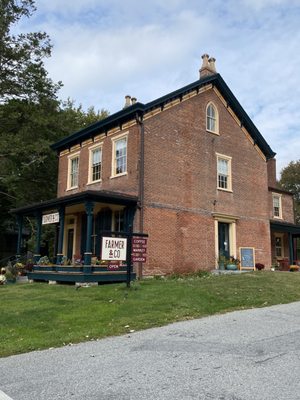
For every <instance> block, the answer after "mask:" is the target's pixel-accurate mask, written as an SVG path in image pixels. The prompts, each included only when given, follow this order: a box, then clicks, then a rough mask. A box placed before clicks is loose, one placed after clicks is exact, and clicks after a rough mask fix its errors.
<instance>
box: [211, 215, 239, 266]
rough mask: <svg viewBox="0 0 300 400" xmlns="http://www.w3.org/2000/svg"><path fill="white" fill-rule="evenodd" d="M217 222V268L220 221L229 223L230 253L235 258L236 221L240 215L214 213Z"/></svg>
mask: <svg viewBox="0 0 300 400" xmlns="http://www.w3.org/2000/svg"><path fill="white" fill-rule="evenodd" d="M213 217H214V223H215V255H216V258H215V259H216V264H215V265H216V268H218V260H219V257H220V254H219V222H225V223H227V224H229V254H230V256H233V257H234V258H237V252H236V248H237V247H236V242H237V241H236V222H237V220H238V217H236V216H233V215H225V214H217V213H216V214H213Z"/></svg>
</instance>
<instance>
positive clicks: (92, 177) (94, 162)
mask: <svg viewBox="0 0 300 400" xmlns="http://www.w3.org/2000/svg"><path fill="white" fill-rule="evenodd" d="M101 167H102V147H101V146H99V145H97V146H96V147H93V148H91V149H90V158H89V183H92V182H98V181H100V180H101V170H102V168H101Z"/></svg>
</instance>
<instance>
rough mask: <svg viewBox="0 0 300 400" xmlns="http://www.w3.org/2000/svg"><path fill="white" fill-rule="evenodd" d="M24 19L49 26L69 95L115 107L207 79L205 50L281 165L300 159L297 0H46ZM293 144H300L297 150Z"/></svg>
mask: <svg viewBox="0 0 300 400" xmlns="http://www.w3.org/2000/svg"><path fill="white" fill-rule="evenodd" d="M36 5H37V7H38V12H37V13H36V14H34V16H33V17H32V18H31V19H30V20H28V21H25V22H24V23H23V28H24V27H25V28H26V29H28V30H34V29H41V30H45V31H46V32H47V33H49V35H50V37H51V39H52V41H53V44H54V49H53V55H52V57H51V58H50V59H49V60H48V61H47V68H48V70H49V73H50V75H51V77H52V78H53V79H54V80H62V81H63V83H64V85H65V86H64V88H63V90H62V92H61V95H62V97H63V98H66V97H68V96H70V97H72V98H75V99H76V101H77V102H78V103H82V104H83V105H84V106H85V107H87V106H89V105H95V106H96V107H97V108H107V109H109V110H110V111H111V112H114V111H117V110H119V109H120V108H121V107H122V106H123V102H124V95H126V94H130V95H135V96H136V97H138V99H139V101H141V102H148V101H150V100H153V99H155V98H157V97H159V96H162V95H164V94H166V93H168V92H170V91H173V90H176V89H178V88H179V87H181V86H183V85H185V84H188V83H190V82H192V81H194V80H196V79H198V69H199V67H200V64H201V59H200V56H201V54H203V53H204V52H208V53H210V55H213V56H215V57H216V58H217V69H218V71H219V72H220V73H221V75H222V76H223V78H224V79H225V81H226V82H227V84H228V85H229V87H230V88H231V89H232V91H233V92H234V94H235V95H236V97H237V98H238V100H239V101H240V103H241V104H242V106H243V107H244V108H245V110H246V111H247V112H248V114H249V115H250V117H251V118H252V119H253V121H254V123H256V124H257V127H258V128H259V129H260V131H261V133H262V134H263V136H264V137H265V138H266V140H267V141H268V142H269V144H270V146H271V147H272V149H273V150H274V151H275V152H277V153H278V155H277V161H278V164H279V165H280V166H283V165H285V164H287V163H288V162H289V161H290V160H292V159H298V158H299V154H300V153H299V151H300V149H299V146H300V145H299V143H300V138H299V136H300V135H299V133H298V131H299V125H300V104H299V102H300V100H299V99H300V76H299V73H298V70H299V65H300V51H299V43H300V27H299V20H300V4H299V1H298V0H289V1H287V0H228V1H226V2H224V1H222V0H211V1H210V2H207V1H206V0H189V2H186V1H184V0H165V1H163V2H162V1H161V0H152V1H151V2H145V1H139V0H127V1H126V2H121V1H119V0H111V1H109V2H108V1H107V0H65V1H64V2H61V0H51V1H49V0H37V1H36ZM291 146H293V147H291ZM291 148H292V149H293V151H290V150H291Z"/></svg>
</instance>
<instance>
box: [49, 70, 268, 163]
mask: <svg viewBox="0 0 300 400" xmlns="http://www.w3.org/2000/svg"><path fill="white" fill-rule="evenodd" d="M208 84H212V85H214V86H215V87H216V88H217V89H218V90H219V91H220V93H221V94H222V96H223V97H224V98H225V100H226V102H227V104H228V106H230V107H231V108H232V110H233V111H234V112H235V114H236V115H237V117H238V118H239V119H240V121H241V123H242V125H243V126H244V127H245V128H246V129H247V131H248V132H249V134H250V135H251V137H252V139H253V140H254V143H255V144H256V145H257V146H258V147H259V148H260V149H261V151H262V152H263V153H264V155H265V156H266V158H267V159H270V158H273V157H274V156H275V154H276V153H274V152H273V150H272V149H271V148H270V146H269V145H268V143H267V142H266V141H265V139H264V138H263V136H262V135H261V133H260V132H259V130H258V129H257V128H256V126H255V125H254V123H253V122H252V120H251V118H250V117H249V116H248V114H247V113H246V111H245V110H244V109H243V107H242V106H241V104H240V103H239V102H238V100H237V98H236V97H235V96H234V94H233V93H232V91H231V90H230V89H229V87H228V86H227V84H226V83H225V81H224V80H223V78H222V77H221V75H220V74H215V75H211V76H207V77H205V78H202V79H199V80H197V81H195V82H193V83H191V84H189V85H187V86H184V87H182V88H181V89H178V90H175V91H174V92H171V93H169V94H166V95H165V96H162V97H160V98H158V99H156V100H154V101H151V102H149V103H147V104H142V103H136V104H134V105H132V106H130V107H127V108H125V109H124V110H121V111H118V112H117V113H115V114H112V115H110V116H109V117H107V118H105V119H103V120H101V121H98V122H96V123H94V124H92V125H90V126H88V127H86V128H84V129H81V130H80V131H78V132H75V133H73V134H72V135H70V136H67V137H66V138H64V139H62V140H60V141H58V142H56V143H54V144H53V145H52V146H51V148H52V149H53V150H57V151H61V150H64V149H67V148H70V147H71V146H73V145H75V144H80V143H81V142H82V141H84V140H87V139H89V138H92V137H93V136H94V135H96V134H99V133H105V134H106V133H107V131H108V130H109V129H111V128H113V127H115V126H120V127H122V124H124V123H125V122H126V121H129V120H130V119H133V118H136V117H137V116H140V115H143V114H144V113H146V112H148V111H151V110H152V109H154V108H157V107H161V108H163V107H164V105H165V104H167V103H169V102H171V101H173V100H175V99H178V98H179V99H181V98H182V96H184V95H185V94H187V93H189V92H191V91H193V90H195V89H196V90H199V89H200V88H201V87H203V86H205V85H208Z"/></svg>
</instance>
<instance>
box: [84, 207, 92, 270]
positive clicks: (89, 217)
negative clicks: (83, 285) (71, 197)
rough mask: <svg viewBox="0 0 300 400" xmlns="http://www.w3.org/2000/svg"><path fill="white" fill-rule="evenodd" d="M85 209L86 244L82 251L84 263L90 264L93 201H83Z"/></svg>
mask: <svg viewBox="0 0 300 400" xmlns="http://www.w3.org/2000/svg"><path fill="white" fill-rule="evenodd" d="M85 211H86V216H87V218H86V245H85V252H84V265H91V260H92V233H93V215H94V203H93V202H91V201H87V202H86V203H85ZM86 272H87V271H86Z"/></svg>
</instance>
